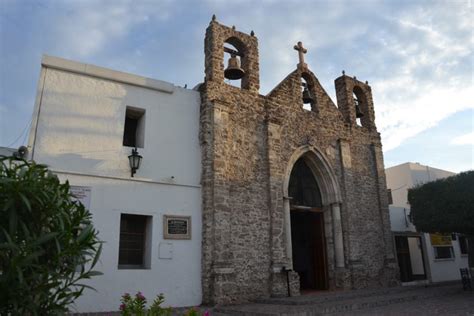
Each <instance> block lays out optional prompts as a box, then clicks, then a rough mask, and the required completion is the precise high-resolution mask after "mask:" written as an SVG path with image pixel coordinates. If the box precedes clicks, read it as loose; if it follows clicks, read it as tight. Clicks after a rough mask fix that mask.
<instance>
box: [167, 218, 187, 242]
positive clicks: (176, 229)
mask: <svg viewBox="0 0 474 316" xmlns="http://www.w3.org/2000/svg"><path fill="white" fill-rule="evenodd" d="M163 238H164V239H191V216H177V215H163Z"/></svg>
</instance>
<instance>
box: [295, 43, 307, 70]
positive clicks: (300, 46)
mask: <svg viewBox="0 0 474 316" xmlns="http://www.w3.org/2000/svg"><path fill="white" fill-rule="evenodd" d="M293 48H294V49H295V50H297V51H298V57H299V59H300V64H301V65H304V64H305V63H304V54H306V52H308V50H307V49H306V48H304V47H303V43H301V42H298V44H297V45H295V46H294V47H293Z"/></svg>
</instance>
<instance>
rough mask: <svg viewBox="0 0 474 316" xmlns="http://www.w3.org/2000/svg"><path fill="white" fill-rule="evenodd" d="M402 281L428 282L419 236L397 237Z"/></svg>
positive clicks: (396, 243) (396, 242) (396, 244)
mask: <svg viewBox="0 0 474 316" xmlns="http://www.w3.org/2000/svg"><path fill="white" fill-rule="evenodd" d="M395 246H396V248H397V259H398V266H399V268H400V280H401V281H402V282H411V281H417V280H426V272H425V267H424V259H423V250H422V247H421V238H420V237H419V236H395Z"/></svg>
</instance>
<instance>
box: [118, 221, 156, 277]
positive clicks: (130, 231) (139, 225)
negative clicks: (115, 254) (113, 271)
mask: <svg viewBox="0 0 474 316" xmlns="http://www.w3.org/2000/svg"><path fill="white" fill-rule="evenodd" d="M148 223H151V216H143V215H131V214H121V216H120V241H119V266H118V267H119V269H146V268H147V262H146V261H147V240H149V239H150V237H149V235H150V233H151V232H150V229H149V228H148V226H149V225H148Z"/></svg>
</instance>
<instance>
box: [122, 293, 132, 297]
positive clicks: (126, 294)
mask: <svg viewBox="0 0 474 316" xmlns="http://www.w3.org/2000/svg"><path fill="white" fill-rule="evenodd" d="M122 297H123V298H129V297H130V294H129V293H125V294H124V295H122Z"/></svg>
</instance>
